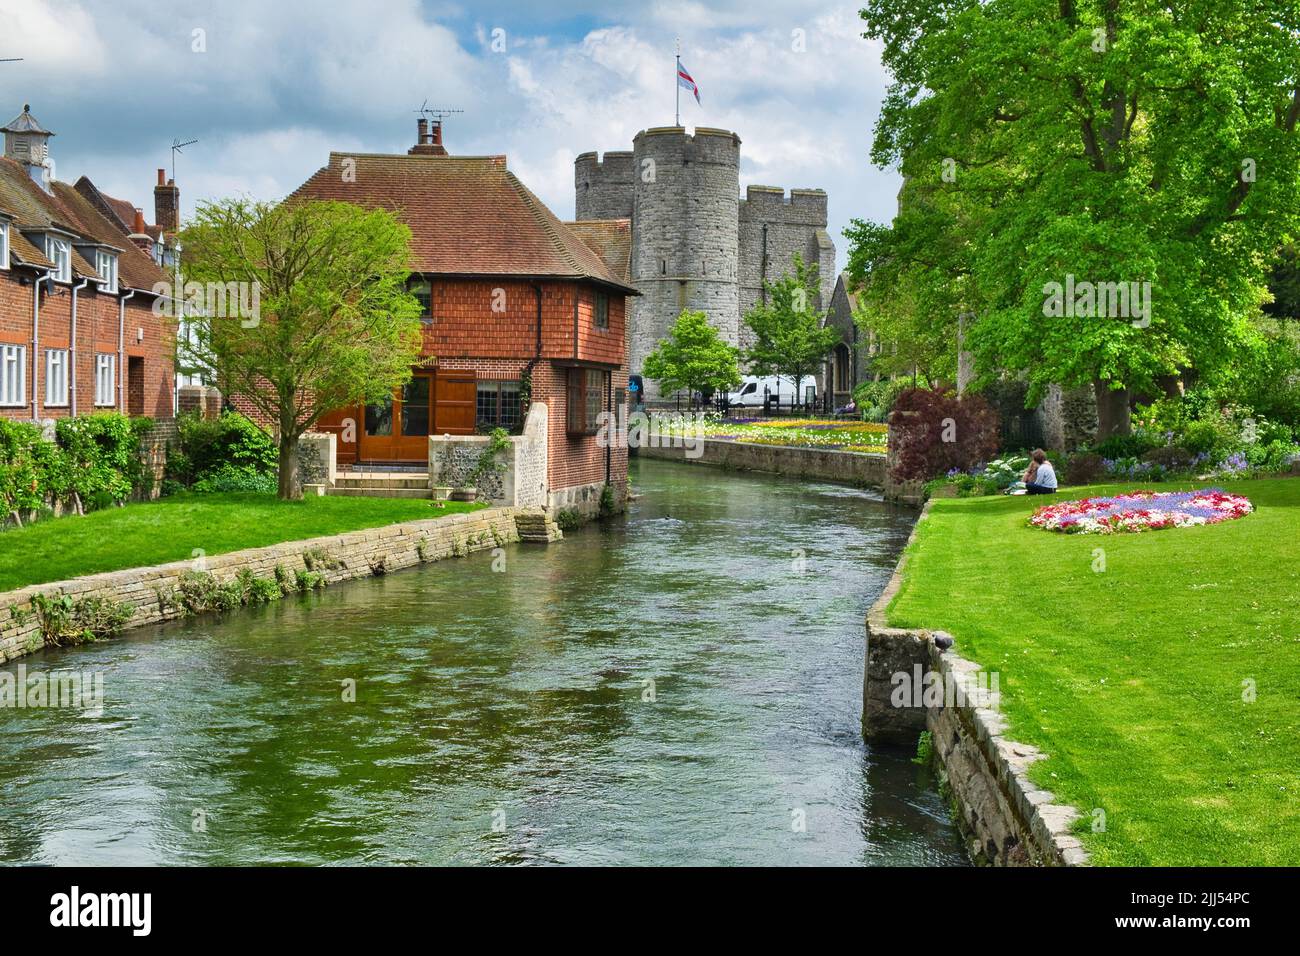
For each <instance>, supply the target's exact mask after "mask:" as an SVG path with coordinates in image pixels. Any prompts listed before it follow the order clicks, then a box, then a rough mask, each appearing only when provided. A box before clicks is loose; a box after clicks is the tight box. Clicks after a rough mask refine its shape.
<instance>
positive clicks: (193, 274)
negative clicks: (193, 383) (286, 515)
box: [181, 199, 422, 499]
mask: <svg viewBox="0 0 1300 956" xmlns="http://www.w3.org/2000/svg"><path fill="white" fill-rule="evenodd" d="M181 239H182V243H183V247H184V249H185V260H184V273H185V286H186V289H185V293H186V298H187V299H188V300H190V304H191V305H192V306H198V305H202V306H204V311H205V312H206V314H204V315H201V316H199V317H197V318H191V319H190V320H189V325H190V328H191V333H190V336H189V340H188V341H182V343H181V348H182V350H183V352H184V353H185V354H186V356H187V357H188V358H190V359H191V360H192V361H194V362H195V363H197V364H198V365H200V366H202V367H206V368H209V369H211V370H212V371H213V373H214V374H215V375H216V378H217V381H218V382H219V383H220V384H221V387H222V388H223V389H225V390H226V391H227V393H228V394H229V393H237V394H239V395H240V396H241V397H243V398H244V399H246V400H247V401H249V402H250V403H251V404H252V405H253V406H254V407H255V408H257V410H258V411H260V412H261V413H262V414H263V415H264V416H265V417H266V418H267V419H268V420H270V421H272V422H275V423H276V425H277V432H278V441H279V472H280V478H279V496H280V497H281V498H285V499H290V498H298V497H301V495H302V489H301V487H300V486H299V481H298V439H299V437H300V436H301V435H302V434H303V433H304V432H306V431H307V430H308V429H310V428H311V427H312V426H313V425H314V424H315V423H316V422H317V421H318V420H319V419H320V417H321V416H322V415H323V414H325V413H326V412H328V411H331V410H334V409H338V408H341V407H344V406H347V405H351V404H355V403H357V402H362V401H381V400H383V399H384V398H386V397H388V396H390V395H392V392H393V389H395V388H397V387H398V386H400V385H402V384H403V383H405V382H406V381H407V380H408V379H409V378H410V376H411V366H412V364H413V363H414V362H415V361H416V359H417V358H418V357H419V354H420V347H421V337H422V336H421V331H420V312H421V308H420V303H419V302H418V301H417V300H416V298H415V297H414V296H412V295H410V294H409V293H408V291H407V285H406V283H407V279H408V278H409V275H410V262H411V251H410V242H411V231H410V229H409V228H407V227H406V226H405V225H404V224H402V223H400V222H398V221H397V220H396V219H395V218H394V217H393V215H392V214H391V213H389V212H387V211H385V210H367V209H362V208H361V207H359V206H354V205H351V204H349V203H340V202H285V203H278V204H276V203H261V202H251V201H248V200H243V199H231V200H223V201H221V202H216V203H206V204H202V205H200V206H199V208H198V212H197V214H196V216H195V218H194V221H193V222H192V223H191V224H190V225H189V226H188V227H186V229H185V230H184V231H183V233H182V236H181ZM214 289H223V290H226V294H225V295H224V296H223V297H221V298H219V299H215V300H214V296H213V295H212V294H211V290H214ZM254 292H255V293H256V296H254V294H253V293H254ZM234 301H239V302H240V303H241V307H240V308H238V309H236V308H235V307H234V306H233V305H232V303H233V302H234ZM250 303H256V308H255V309H252V310H250V309H249V308H248V306H249V305H250ZM214 304H215V307H214Z"/></svg>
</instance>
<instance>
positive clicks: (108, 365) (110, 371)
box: [95, 352, 117, 405]
mask: <svg viewBox="0 0 1300 956" xmlns="http://www.w3.org/2000/svg"><path fill="white" fill-rule="evenodd" d="M116 371H117V356H116V355H113V354H111V353H108V354H105V353H103V352H101V353H100V354H98V355H96V356H95V404H96V405H113V404H115V402H114V401H113V385H114V384H115V381H116V375H115V374H114V373H115V372H116Z"/></svg>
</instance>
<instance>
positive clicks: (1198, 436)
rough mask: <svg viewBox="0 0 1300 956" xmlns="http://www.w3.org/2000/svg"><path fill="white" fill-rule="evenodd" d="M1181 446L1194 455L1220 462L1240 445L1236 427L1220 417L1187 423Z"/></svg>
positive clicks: (1181, 438) (1215, 416)
mask: <svg viewBox="0 0 1300 956" xmlns="http://www.w3.org/2000/svg"><path fill="white" fill-rule="evenodd" d="M1180 441H1181V442H1182V444H1183V446H1184V447H1185V448H1186V449H1187V450H1188V451H1190V452H1191V453H1192V454H1194V455H1204V456H1206V457H1207V458H1209V459H1210V460H1211V461H1222V460H1223V459H1224V458H1226V457H1227V456H1228V455H1230V454H1231V453H1232V452H1233V451H1234V450H1236V448H1237V447H1238V446H1239V445H1240V443H1241V438H1240V434H1239V433H1238V430H1237V428H1236V426H1234V425H1233V424H1232V422H1230V421H1228V420H1227V419H1226V418H1224V417H1223V416H1221V415H1214V416H1213V417H1210V418H1202V419H1200V420H1199V421H1194V422H1189V423H1188V424H1187V426H1186V427H1185V428H1184V429H1183V434H1182V436H1181V437H1180Z"/></svg>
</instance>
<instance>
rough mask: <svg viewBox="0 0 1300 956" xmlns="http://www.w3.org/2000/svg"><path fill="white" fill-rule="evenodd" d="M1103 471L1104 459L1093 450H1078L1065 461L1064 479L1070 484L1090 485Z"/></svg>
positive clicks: (1104, 468)
mask: <svg viewBox="0 0 1300 956" xmlns="http://www.w3.org/2000/svg"><path fill="white" fill-rule="evenodd" d="M1105 473H1106V462H1105V459H1103V458H1102V457H1101V455H1098V454H1096V453H1095V452H1090V451H1082V452H1079V454H1077V455H1073V456H1072V457H1071V458H1070V459H1069V461H1067V462H1066V463H1065V480H1066V481H1068V482H1069V483H1070V484H1072V485H1091V484H1093V483H1095V482H1096V481H1097V480H1098V479H1099V478H1101V476H1102V475H1104V474H1105Z"/></svg>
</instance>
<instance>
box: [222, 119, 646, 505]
mask: <svg viewBox="0 0 1300 956" xmlns="http://www.w3.org/2000/svg"><path fill="white" fill-rule="evenodd" d="M292 198H311V199H331V200H341V201H345V202H351V203H355V204H357V205H360V206H365V207H372V208H373V207H383V208H386V209H389V210H392V211H393V212H394V214H395V215H397V216H398V217H399V218H400V219H401V220H403V221H404V222H405V223H407V225H409V226H410V228H411V230H412V233H413V237H412V250H413V253H414V262H413V272H414V274H413V275H412V279H411V282H412V290H413V291H414V293H415V295H416V296H417V298H419V299H420V301H421V302H422V303H423V305H424V316H423V321H424V349H423V354H422V357H421V359H420V361H419V363H418V364H417V366H416V367H415V368H414V369H413V373H414V375H413V378H412V380H411V382H410V383H409V384H408V385H406V386H405V387H404V388H403V389H401V390H400V391H399V392H398V393H396V394H394V395H393V397H392V398H391V399H390V400H388V401H386V402H384V403H381V404H379V405H371V406H367V407H364V408H362V407H359V406H358V407H356V408H345V409H338V410H336V411H335V412H332V413H330V414H329V415H328V416H327V417H326V418H325V419H324V420H323V421H322V422H321V424H320V426H319V428H320V429H321V430H326V431H333V432H335V434H336V435H337V436H338V443H337V449H338V461H339V465H340V467H347V466H349V465H353V464H358V463H360V464H375V463H379V464H401V463H417V462H418V463H421V464H423V463H424V462H425V461H426V460H427V457H428V454H429V440H428V439H429V436H430V435H435V436H437V435H473V434H475V433H482V432H484V431H487V430H489V429H491V428H493V427H497V426H501V427H504V428H506V429H507V430H510V431H518V430H519V428H520V426H521V425H522V422H523V417H524V415H525V414H526V405H527V404H528V402H529V400H531V402H532V403H544V404H545V405H546V406H547V412H548V418H549V421H550V423H551V425H550V427H549V430H548V439H547V475H546V479H547V485H548V487H549V504H550V505H551V506H552V507H563V506H566V505H568V504H570V503H573V502H575V501H578V500H582V501H589V500H590V499H591V496H592V494H593V493H594V494H598V493H599V490H600V488H602V487H603V486H604V485H605V484H606V483H609V484H612V485H613V486H614V487H615V489H616V493H617V496H618V498H619V500H622V498H623V495H624V492H625V489H626V486H627V449H626V448H625V447H622V446H621V445H620V446H619V447H610V445H611V443H610V442H606V441H601V440H599V438H598V435H597V417H598V416H599V414H600V413H601V412H606V411H612V410H613V409H615V408H621V407H622V405H623V402H624V400H625V395H626V388H627V366H626V354H627V349H626V340H625V334H626V332H625V321H624V319H625V315H626V306H625V298H626V297H627V296H629V295H635V294H636V290H635V289H634V288H633V287H632V286H631V284H630V282H629V281H628V254H629V251H630V248H631V246H630V233H629V231H628V228H627V224H626V221H624V223H623V224H622V225H621V226H620V225H619V224H618V223H601V224H599V225H598V226H597V227H591V228H587V227H585V226H584V225H582V224H576V225H566V224H564V223H562V222H560V220H559V219H557V218H556V217H555V215H554V214H552V213H551V211H550V210H549V209H547V208H546V206H544V205H543V204H542V202H541V201H540V200H539V199H538V198H537V197H536V196H535V195H533V193H532V192H530V191H529V190H528V188H527V187H525V186H524V185H523V183H521V182H520V181H519V180H518V179H517V178H516V177H515V176H514V174H513V173H511V172H510V171H509V169H508V168H507V165H506V158H505V157H504V156H451V155H449V154H448V153H447V151H446V149H445V148H444V147H443V146H442V142H441V124H440V123H437V122H434V123H433V124H432V125H430V124H429V123H428V122H427V121H425V120H424V119H421V120H420V122H419V139H418V142H417V144H416V146H414V147H413V148H412V149H410V150H409V151H408V152H407V153H405V154H355V155H354V154H347V153H331V154H330V158H329V164H328V165H327V166H325V167H324V168H322V169H321V170H319V171H318V172H317V173H316V174H315V175H314V176H312V177H311V178H310V179H309V180H308V181H307V182H306V183H305V184H304V185H303V186H302V187H301V188H299V189H298V190H297V192H295V193H294V195H293V197H292ZM236 403H237V404H238V400H237V399H236ZM353 423H354V425H355V427H349V426H350V425H351V424H353Z"/></svg>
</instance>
